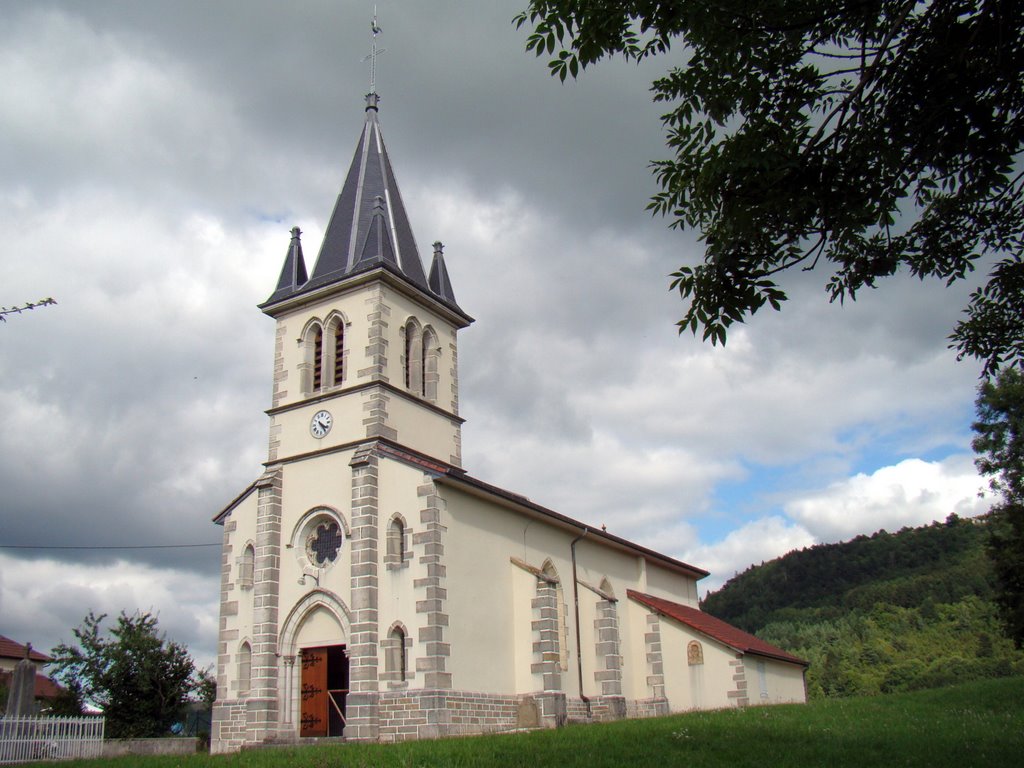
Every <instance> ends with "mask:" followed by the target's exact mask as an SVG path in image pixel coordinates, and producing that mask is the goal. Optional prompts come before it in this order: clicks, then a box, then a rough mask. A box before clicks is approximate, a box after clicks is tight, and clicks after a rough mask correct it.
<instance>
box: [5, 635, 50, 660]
mask: <svg viewBox="0 0 1024 768" xmlns="http://www.w3.org/2000/svg"><path fill="white" fill-rule="evenodd" d="M0 658H5V659H17V660H18V661H21V660H22V659H24V658H25V646H24V645H22V644H21V643H16V642H14V641H13V640H11V639H10V638H9V637H4V636H3V635H0ZM29 658H30V659H32V661H41V662H44V663H45V662H49V661H50V660H51V659H50V657H49V656H47V655H46V654H44V653H40V652H39V651H37V650H35V649H34V648H33V649H32V653H31V655H30V656H29Z"/></svg>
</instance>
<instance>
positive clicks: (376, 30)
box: [363, 5, 387, 93]
mask: <svg viewBox="0 0 1024 768" xmlns="http://www.w3.org/2000/svg"><path fill="white" fill-rule="evenodd" d="M370 29H371V30H372V31H373V41H372V43H371V44H370V55H369V56H364V57H363V61H369V62H370V93H377V57H378V56H380V55H381V54H382V53H384V52H386V51H387V48H380V49H378V48H377V35H379V34H380V33H381V28H380V24H378V23H377V6H376V5H375V6H373V21H372V22H370Z"/></svg>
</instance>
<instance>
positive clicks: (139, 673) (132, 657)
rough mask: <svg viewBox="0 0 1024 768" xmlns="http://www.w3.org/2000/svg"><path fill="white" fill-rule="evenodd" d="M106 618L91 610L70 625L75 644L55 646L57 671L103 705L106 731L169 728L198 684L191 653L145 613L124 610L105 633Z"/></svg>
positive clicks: (148, 732)
mask: <svg viewBox="0 0 1024 768" xmlns="http://www.w3.org/2000/svg"><path fill="white" fill-rule="evenodd" d="M104 618H105V615H100V616H96V615H95V614H93V613H92V612H91V611H90V612H89V615H88V616H86V617H85V619H84V621H83V622H82V626H80V627H78V628H77V629H74V630H72V631H73V633H74V635H75V638H76V639H77V640H78V645H77V646H73V645H67V644H65V643H61V644H60V645H58V646H57V647H56V648H54V649H53V652H52V655H53V663H54V665H55V667H56V675H55V677H56V678H57V679H59V680H60V681H61V682H62V684H63V685H65V686H66V687H68V688H71V687H75V688H76V689H77V690H79V691H80V692H81V695H82V696H83V697H84V698H85V699H86V700H87V701H88V702H90V703H92V704H95V705H96V706H98V707H100V708H101V709H102V710H103V713H104V714H105V715H106V718H107V724H106V732H107V735H108V736H111V737H113V738H135V737H153V736H163V735H165V734H167V733H168V731H169V729H170V726H171V725H172V724H173V723H174V722H175V721H176V720H177V719H178V717H179V715H180V714H181V711H182V709H183V708H184V706H185V704H186V702H187V701H188V699H189V694H190V693H191V692H192V691H193V689H194V688H195V687H196V684H197V682H196V680H195V677H194V673H195V666H194V664H193V663H192V659H191V657H190V656H189V655H188V652H187V651H186V650H185V648H184V647H183V646H181V645H179V644H178V643H175V642H173V641H170V640H167V639H166V637H165V636H163V635H161V634H159V633H158V631H157V620H156V617H154V616H152V615H151V614H149V613H137V614H135V615H134V616H128V615H127V614H125V613H122V614H121V615H120V616H119V617H118V619H117V624H116V625H115V626H114V627H112V628H111V629H110V630H109V637H104V636H103V635H101V633H100V624H101V623H102V622H103V619H104Z"/></svg>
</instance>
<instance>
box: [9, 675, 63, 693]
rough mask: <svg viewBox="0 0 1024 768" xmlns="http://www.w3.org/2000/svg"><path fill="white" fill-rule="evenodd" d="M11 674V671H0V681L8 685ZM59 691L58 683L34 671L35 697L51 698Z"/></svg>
mask: <svg viewBox="0 0 1024 768" xmlns="http://www.w3.org/2000/svg"><path fill="white" fill-rule="evenodd" d="M13 676H14V675H13V673H11V672H0V683H2V684H3V685H7V686H9V685H10V684H11V678H12V677H13ZM60 692H61V687H60V686H59V685H57V684H56V683H55V682H53V680H51V679H50V678H48V677H47V676H46V675H41V674H39V673H38V672H36V687H35V698H37V699H52V698H55V697H56V696H57V694H59V693H60Z"/></svg>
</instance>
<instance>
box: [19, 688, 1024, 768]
mask: <svg viewBox="0 0 1024 768" xmlns="http://www.w3.org/2000/svg"><path fill="white" fill-rule="evenodd" d="M101 763H102V764H103V765H104V766H106V765H110V766H114V768H127V766H141V767H142V768H172V766H182V768H234V767H235V766H238V767H239V768H263V767H264V766H266V767H267V768H270V766H274V767H275V768H276V767H277V766H296V767H299V766H301V767H302V768H306V767H307V766H308V768H327V767H328V766H367V767H369V766H384V767H389V766H396V767H398V766H401V767H402V768H405V767H409V768H417V767H418V766H466V767H467V768H468V767H470V766H472V767H473V768H486V767H487V766H521V767H522V768H542V767H543V766H559V768H561V767H562V766H579V767H580V768H602V767H603V766H608V767H611V766H631V765H650V766H660V765H679V766H692V767H694V768H718V767H719V766H721V768H737V766H756V767H757V768H766V767H767V768H776V767H778V766H815V767H818V766H822V767H831V766H855V767H856V768H870V767H871V766H879V767H881V766H885V767H886V768H889V767H890V766H921V767H922V768H925V767H927V768H941V767H942V766H949V767H950V768H969V767H970V766H978V768H981V767H982V766H985V767H986V768H988V767H990V766H1018V765H1024V678H1021V677H1017V678H1004V679H1000V680H986V681H981V682H976V683H969V684H966V685H960V686H954V687H950V688H941V689H936V690H930V691H921V692H917V693H909V694H897V695H891V696H876V697H865V698H855V699H834V700H830V701H817V702H814V703H812V704H808V705H803V706H800V705H786V706H775V707H750V708H747V709H732V710H722V711H718V712H693V713H689V714H684V715H673V716H670V717H663V718H657V719H653V720H627V721H620V722H615V723H605V724H598V725H573V726H569V727H567V728H562V729H558V730H552V731H536V732H531V733H519V734H506V735H499V736H477V737H468V738H458V739H443V740H438V741H416V742H405V743H402V744H342V745H337V746H321V747H296V748H280V749H260V750H249V751H245V752H242V753H239V754H233V755H219V756H210V755H196V756H194V757H188V758H172V757H168V758H161V757H125V758H118V759H116V760H107V761H97V760H91V761H72V762H70V763H63V764H61V765H67V766H83V768H95V767H96V766H98V765H99V764H101ZM37 765H41V764H37ZM49 765H51V766H52V765H54V764H53V763H50V764H49Z"/></svg>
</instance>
